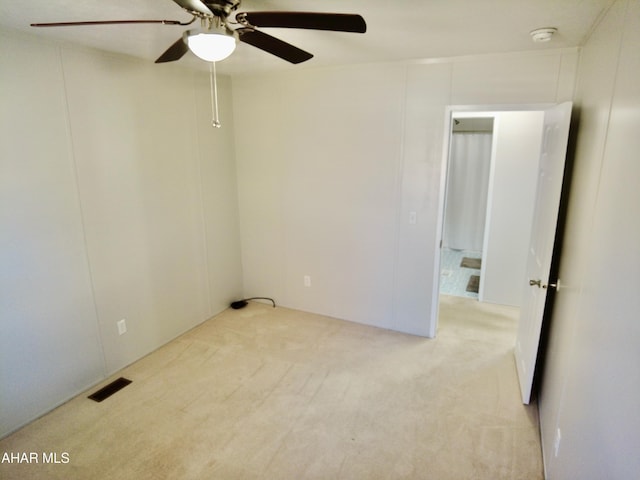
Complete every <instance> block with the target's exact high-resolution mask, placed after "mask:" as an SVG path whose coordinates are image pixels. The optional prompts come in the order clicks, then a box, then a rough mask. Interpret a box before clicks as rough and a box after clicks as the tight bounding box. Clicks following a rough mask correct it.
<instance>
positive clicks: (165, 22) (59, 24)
mask: <svg viewBox="0 0 640 480" xmlns="http://www.w3.org/2000/svg"><path fill="white" fill-rule="evenodd" d="M137 23H160V24H162V25H187V24H186V23H182V22H180V20H95V21H90V22H50V23H32V24H31V26H32V27H78V26H83V25H127V24H137Z"/></svg>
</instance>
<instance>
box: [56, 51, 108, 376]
mask: <svg viewBox="0 0 640 480" xmlns="http://www.w3.org/2000/svg"><path fill="white" fill-rule="evenodd" d="M57 49H58V60H59V62H60V73H61V75H62V88H63V95H64V107H65V116H66V118H65V120H66V127H67V133H68V144H69V153H70V157H71V163H72V164H73V174H74V181H75V186H76V196H77V199H78V208H79V209H80V225H81V226H82V242H83V243H84V255H85V260H86V262H87V268H88V270H89V284H90V286H91V300H92V304H93V310H94V313H95V316H96V317H95V318H96V325H95V326H96V333H97V334H98V343H99V345H100V353H101V356H102V376H103V378H106V377H107V376H108V371H107V354H106V351H105V348H104V342H103V340H102V329H101V324H102V322H101V321H100V312H99V309H98V302H97V299H96V287H95V280H94V276H95V275H94V271H93V268H92V266H91V257H90V255H89V242H88V241H87V229H86V222H85V218H86V214H85V208H84V205H83V202H82V194H81V190H80V176H79V173H78V162H77V158H76V148H75V142H74V139H73V129H72V126H71V110H70V107H69V91H68V88H67V77H66V75H65V68H64V56H63V48H62V47H61V46H58V47H57Z"/></svg>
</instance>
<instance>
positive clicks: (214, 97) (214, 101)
mask: <svg viewBox="0 0 640 480" xmlns="http://www.w3.org/2000/svg"><path fill="white" fill-rule="evenodd" d="M209 86H210V87H211V117H212V118H211V125H213V126H214V127H215V128H220V127H221V126H222V124H221V123H220V119H219V117H218V82H217V79H216V62H211V63H210V64H209Z"/></svg>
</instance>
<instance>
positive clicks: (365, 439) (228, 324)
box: [0, 296, 543, 480]
mask: <svg viewBox="0 0 640 480" xmlns="http://www.w3.org/2000/svg"><path fill="white" fill-rule="evenodd" d="M442 300H443V301H442V304H441V316H440V327H439V331H438V337H437V339H435V340H429V339H424V338H419V337H412V336H409V335H404V334H400V333H394V332H390V331H386V330H380V329H376V328H372V327H367V326H363V325H358V324H354V323H349V322H344V321H339V320H335V319H331V318H327V317H322V316H319V315H312V314H307V313H301V312H298V311H293V310H288V309H285V308H280V307H278V308H275V309H274V308H272V307H271V306H267V305H263V304H258V303H251V304H250V305H249V306H248V307H246V308H245V309H243V310H227V311H225V312H223V313H222V314H220V315H218V316H217V317H216V318H214V319H212V320H209V321H207V322H205V323H204V324H202V325H201V326H199V327H197V328H195V329H194V330H192V331H190V332H189V333H187V334H186V335H184V336H182V337H180V338H179V339H177V340H175V341H173V342H171V343H170V344H168V345H166V346H164V347H163V348H161V349H159V350H158V351H156V352H154V353H153V354H151V355H149V356H147V357H145V358H143V359H142V360H140V361H138V362H136V363H135V364H133V365H131V366H130V367H128V368H126V369H124V370H123V371H121V372H118V374H117V375H114V376H113V378H116V377H118V376H125V377H127V378H129V379H131V380H133V383H132V384H131V385H129V386H127V387H125V388H124V389H123V390H121V391H119V392H118V393H116V394H115V395H113V396H112V397H110V398H108V399H107V400H105V401H103V402H102V403H96V402H93V401H92V400H88V399H87V398H86V394H89V393H92V392H93V391H95V390H96V389H97V387H96V388H94V389H91V391H89V392H87V393H86V394H85V395H82V396H79V397H77V398H75V399H73V400H71V401H70V402H68V403H66V404H65V405H63V406H61V407H60V408H58V409H56V410H54V411H53V412H51V413H50V414H48V415H46V416H44V417H42V418H41V419H39V420H37V421H35V422H33V423H31V424H30V425H28V426H27V427H25V428H23V429H22V430H20V431H18V432H16V433H14V434H13V435H11V436H9V437H7V438H5V439H3V440H2V441H0V454H4V453H5V452H12V453H14V454H15V453H22V452H36V453H37V454H38V455H39V456H40V459H41V458H42V457H41V452H56V453H57V454H58V459H59V460H64V459H65V457H63V456H62V454H63V453H66V454H68V457H67V458H68V463H59V464H42V462H39V463H38V464H34V463H31V464H29V463H22V464H15V463H14V464H7V463H3V464H1V465H0V478H2V479H7V480H8V479H45V478H46V479H92V480H94V479H119V480H121V479H135V480H141V479H175V480H178V479H180V480H181V479H198V480H200V479H225V480H226V479H258V478H260V479H285V480H286V479H296V480H297V479H323V480H324V479H349V480H352V479H367V480H368V479H386V480H388V479H405V478H406V479H409V478H411V479H434V480H446V479H456V480H463V479H470V480H471V479H473V480H479V479H491V480H498V479H509V480H516V479H523V480H525V479H526V480H536V479H541V478H543V473H542V461H541V453H540V442H539V433H538V424H537V418H538V415H537V410H536V407H535V405H533V406H529V407H525V406H523V405H522V404H521V402H520V399H519V390H518V386H517V381H516V372H515V366H514V360H513V352H512V351H513V344H514V338H515V319H514V318H515V311H514V309H512V308H509V307H497V306H492V305H484V304H479V303H478V302H476V301H475V300H471V299H465V298H457V297H446V296H444V297H442ZM113 378H110V379H109V380H107V381H105V382H104V383H103V384H101V385H99V386H102V385H104V384H107V383H109V382H110V381H111V380H113ZM99 386H98V387H99Z"/></svg>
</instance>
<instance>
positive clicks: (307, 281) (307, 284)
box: [304, 275, 311, 287]
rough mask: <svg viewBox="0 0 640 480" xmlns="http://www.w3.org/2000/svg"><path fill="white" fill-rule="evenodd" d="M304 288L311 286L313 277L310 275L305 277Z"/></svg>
mask: <svg viewBox="0 0 640 480" xmlns="http://www.w3.org/2000/svg"><path fill="white" fill-rule="evenodd" d="M304 286H305V287H310V286H311V277H310V276H309V275H305V276H304Z"/></svg>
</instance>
